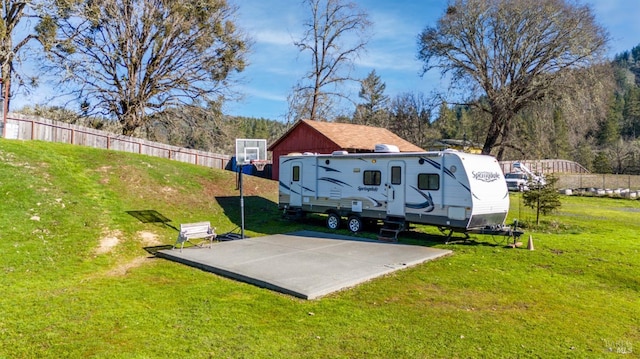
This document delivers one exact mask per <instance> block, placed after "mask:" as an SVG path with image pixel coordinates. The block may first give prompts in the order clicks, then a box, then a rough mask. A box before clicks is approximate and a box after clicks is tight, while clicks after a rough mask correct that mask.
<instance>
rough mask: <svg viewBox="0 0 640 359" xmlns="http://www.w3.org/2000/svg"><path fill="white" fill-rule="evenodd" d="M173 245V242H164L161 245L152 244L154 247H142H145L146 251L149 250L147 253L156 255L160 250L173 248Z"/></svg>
mask: <svg viewBox="0 0 640 359" xmlns="http://www.w3.org/2000/svg"><path fill="white" fill-rule="evenodd" d="M172 248H173V245H171V244H163V245H160V246H152V247H144V248H142V249H144V250H145V251H147V253H149V254H152V255H154V256H155V255H156V253H158V251H162V250H165V249H172Z"/></svg>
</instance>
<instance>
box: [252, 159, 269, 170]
mask: <svg viewBox="0 0 640 359" xmlns="http://www.w3.org/2000/svg"><path fill="white" fill-rule="evenodd" d="M267 164H268V161H265V160H260V161H258V160H255V161H253V165H254V166H256V170H258V171H264V167H265V166H266V165H267Z"/></svg>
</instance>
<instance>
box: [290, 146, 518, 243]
mask: <svg viewBox="0 0 640 359" xmlns="http://www.w3.org/2000/svg"><path fill="white" fill-rule="evenodd" d="M279 175H280V191H279V208H280V209H282V210H284V211H286V212H287V213H289V214H297V215H304V214H305V213H325V214H327V215H328V217H327V226H328V227H329V228H331V229H337V228H339V227H340V225H341V219H342V218H347V219H348V220H347V224H348V228H349V229H350V230H351V231H353V232H357V231H359V230H361V228H362V222H363V220H376V221H377V220H381V221H383V222H384V224H385V225H384V226H383V229H382V231H381V237H384V238H387V239H397V234H398V232H400V231H402V230H403V229H404V228H406V226H407V225H408V224H410V223H420V224H428V225H434V226H438V227H439V228H440V229H441V230H443V232H444V230H449V231H450V232H449V235H451V233H452V232H453V231H455V232H464V233H467V232H472V231H474V230H475V231H478V230H483V229H488V228H491V229H498V228H502V227H503V226H504V223H505V219H506V216H507V213H508V211H509V191H508V190H507V186H506V182H505V179H504V176H503V174H502V170H501V168H500V165H499V164H498V161H497V160H496V159H495V158H493V157H491V156H484V155H476V154H469V153H464V152H458V151H452V150H445V151H437V152H402V153H401V152H398V151H397V148H396V147H395V146H390V145H377V146H376V152H374V153H354V154H347V153H346V152H344V151H336V152H334V153H332V154H310V153H305V154H300V153H298V154H289V155H287V156H281V157H280V174H279ZM394 224H395V225H394ZM385 229H386V230H387V232H388V233H387V234H384V233H383V232H384V231H385ZM389 233H391V234H392V235H389Z"/></svg>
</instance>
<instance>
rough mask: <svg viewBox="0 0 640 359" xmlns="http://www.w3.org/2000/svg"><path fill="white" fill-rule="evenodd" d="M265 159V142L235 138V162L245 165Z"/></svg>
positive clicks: (263, 140)
mask: <svg viewBox="0 0 640 359" xmlns="http://www.w3.org/2000/svg"><path fill="white" fill-rule="evenodd" d="M266 159H267V140H265V139H251V138H236V162H237V163H238V164H239V165H246V164H249V163H251V161H265V160H266Z"/></svg>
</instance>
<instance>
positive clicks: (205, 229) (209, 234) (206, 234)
mask: <svg viewBox="0 0 640 359" xmlns="http://www.w3.org/2000/svg"><path fill="white" fill-rule="evenodd" d="M217 236H218V235H217V234H216V231H215V227H211V223H209V222H197V223H183V224H181V225H180V234H178V239H177V240H176V244H174V245H173V248H174V249H175V248H176V247H177V246H178V244H180V252H182V248H183V247H184V242H189V243H191V244H193V245H194V246H199V247H202V245H203V244H204V243H206V242H207V241H209V248H211V247H212V246H213V241H214V240H215V239H216V237H217ZM191 239H203V240H202V241H201V242H200V243H197V244H195V243H193V242H191Z"/></svg>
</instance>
